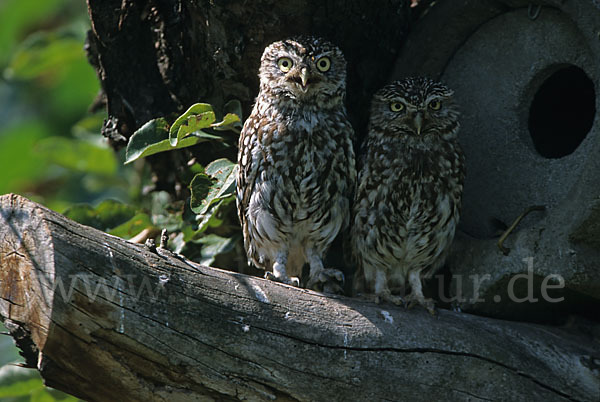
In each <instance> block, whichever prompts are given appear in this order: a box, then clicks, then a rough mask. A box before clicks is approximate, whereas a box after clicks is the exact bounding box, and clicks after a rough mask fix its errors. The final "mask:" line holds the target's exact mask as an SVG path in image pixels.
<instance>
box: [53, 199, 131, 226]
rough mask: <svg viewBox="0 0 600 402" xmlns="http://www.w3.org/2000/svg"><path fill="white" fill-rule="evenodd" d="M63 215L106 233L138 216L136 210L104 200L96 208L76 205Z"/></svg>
mask: <svg viewBox="0 0 600 402" xmlns="http://www.w3.org/2000/svg"><path fill="white" fill-rule="evenodd" d="M63 215H65V216H66V217H67V218H69V219H72V220H74V221H75V222H79V223H81V224H82V225H87V226H91V227H93V228H96V229H99V230H102V231H105V232H106V231H108V230H110V229H112V228H116V227H118V226H120V225H122V224H124V223H126V222H127V221H129V220H131V219H132V218H133V217H134V216H135V215H136V210H135V208H134V207H132V206H129V205H126V204H123V203H121V202H119V201H115V200H104V201H102V202H101V203H100V204H99V205H98V206H97V207H96V208H93V207H91V206H90V205H87V204H78V205H74V206H72V207H70V208H68V209H67V210H66V211H65V212H64V213H63Z"/></svg>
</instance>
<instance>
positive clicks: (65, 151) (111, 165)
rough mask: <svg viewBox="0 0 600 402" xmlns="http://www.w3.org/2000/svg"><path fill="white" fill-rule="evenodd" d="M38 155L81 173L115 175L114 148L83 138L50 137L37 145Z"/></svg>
mask: <svg viewBox="0 0 600 402" xmlns="http://www.w3.org/2000/svg"><path fill="white" fill-rule="evenodd" d="M35 151H36V153H37V154H38V156H39V157H40V158H42V159H44V160H46V161H47V162H49V163H53V164H55V165H59V166H62V167H64V168H66V169H69V170H73V171H75V172H81V173H94V174H103V175H107V176H109V175H114V174H115V173H116V172H117V159H116V157H115V154H114V152H113V151H112V150H110V149H108V148H107V147H106V146H98V145H96V144H92V143H89V142H86V141H82V140H75V139H71V138H65V137H48V138H44V139H43V140H40V141H38V143H37V144H36V145H35Z"/></svg>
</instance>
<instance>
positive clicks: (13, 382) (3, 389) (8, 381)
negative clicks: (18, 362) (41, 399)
mask: <svg viewBox="0 0 600 402" xmlns="http://www.w3.org/2000/svg"><path fill="white" fill-rule="evenodd" d="M43 388H44V384H43V383H42V379H41V378H40V375H39V373H38V372H37V371H36V370H31V369H26V368H23V367H17V366H12V365H5V366H2V367H0V399H2V398H14V397H18V396H28V395H31V394H32V392H34V391H35V390H38V389H43Z"/></svg>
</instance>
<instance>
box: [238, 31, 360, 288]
mask: <svg viewBox="0 0 600 402" xmlns="http://www.w3.org/2000/svg"><path fill="white" fill-rule="evenodd" d="M259 77H260V91H259V93H258V96H257V98H256V103H255V105H254V108H253V110H252V113H251V114H250V116H249V117H248V119H247V120H246V122H245V123H244V128H243V129H242V133H241V135H240V141H239V153H238V164H239V174H238V178H237V207H238V216H239V218H240V222H241V224H242V231H243V237H244V246H245V249H246V253H247V256H248V260H249V263H253V264H254V265H256V266H257V267H259V268H263V269H265V270H267V274H266V276H267V277H268V278H270V279H274V280H277V281H280V282H284V283H288V284H294V285H299V283H300V282H299V277H300V275H301V273H302V268H303V266H304V264H305V263H308V264H309V266H310V274H309V277H308V280H307V281H304V280H303V283H306V286H307V287H309V288H313V289H318V290H321V289H325V290H331V289H334V288H335V289H336V290H338V289H339V286H337V283H336V281H340V280H342V279H343V275H342V273H341V272H340V271H338V270H334V269H325V268H324V266H323V256H324V254H325V252H326V251H327V249H328V248H329V245H330V244H331V243H332V241H333V240H334V238H335V237H336V236H337V234H338V233H339V232H340V230H343V229H345V228H347V226H348V224H349V220H350V203H351V201H352V198H353V196H354V188H355V181H356V168H355V162H354V150H353V147H352V140H353V135H354V131H353V129H352V126H351V125H350V123H349V122H348V119H347V117H346V109H345V106H344V98H345V93H346V61H345V59H344V56H343V54H342V52H341V51H340V49H338V48H337V47H336V46H334V45H333V44H331V43H329V42H327V41H325V40H322V39H316V38H312V37H298V38H293V39H288V40H284V41H280V42H275V43H273V44H271V45H270V46H268V47H267V48H266V49H265V51H264V53H263V55H262V58H261V64H260V69H259Z"/></svg>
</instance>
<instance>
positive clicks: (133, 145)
mask: <svg viewBox="0 0 600 402" xmlns="http://www.w3.org/2000/svg"><path fill="white" fill-rule="evenodd" d="M86 11H87V10H86V7H85V2H81V1H80V0H46V1H43V2H40V1H38V0H2V1H0V171H2V175H1V176H0V194H5V193H9V192H14V193H19V194H22V195H24V196H26V197H28V198H31V199H33V200H35V201H37V202H40V203H42V204H44V205H46V206H48V207H49V208H52V209H54V210H56V211H58V212H61V213H63V214H65V215H66V216H67V217H69V218H71V219H73V220H76V221H78V222H81V223H83V224H86V225H89V226H92V227H95V228H97V229H100V230H103V231H106V232H108V233H111V234H113V235H116V236H120V237H123V238H132V237H134V236H136V235H138V234H140V233H143V232H144V231H149V232H150V233H156V232H158V231H160V229H163V228H166V229H167V230H169V231H170V232H171V233H172V236H171V241H170V245H171V247H172V248H173V249H174V251H176V252H180V253H182V254H184V255H186V256H187V257H188V258H191V259H193V260H196V261H198V262H200V263H203V264H215V263H217V261H216V259H218V258H224V257H223V256H224V255H227V253H230V252H231V251H232V250H233V249H234V248H235V247H236V244H238V242H239V240H240V236H239V225H238V224H237V218H235V208H234V206H235V203H234V202H233V200H234V191H235V177H236V169H237V167H236V165H235V164H234V163H233V162H231V161H229V160H227V159H223V158H219V157H218V156H219V155H214V156H213V158H214V159H216V160H214V161H213V162H211V163H206V164H205V165H201V164H199V163H192V164H190V166H189V169H188V171H187V172H185V174H184V177H185V180H183V181H184V182H185V184H186V185H188V186H189V194H190V197H189V198H188V199H187V200H175V199H173V197H172V195H170V194H169V193H167V192H164V191H151V192H146V193H143V191H144V190H143V189H144V188H147V187H149V184H150V183H149V169H148V168H147V166H146V165H145V164H144V163H143V161H142V160H141V159H142V158H144V157H147V156H149V155H153V154H156V153H159V152H165V151H173V150H177V149H182V148H186V147H190V146H193V145H197V144H200V143H206V142H207V141H211V142H213V143H215V144H218V146H219V147H221V148H223V149H229V150H231V147H232V146H234V144H233V143H232V141H233V140H234V138H235V137H236V135H235V134H234V135H232V134H231V133H232V132H233V133H239V130H240V128H241V120H240V116H241V105H240V103H239V102H237V101H232V102H229V103H228V104H226V105H224V107H223V109H222V110H220V111H219V112H221V113H219V112H217V111H215V110H214V108H213V107H212V106H211V105H209V104H205V103H197V104H194V105H192V106H190V108H189V109H188V110H187V111H185V112H184V113H183V114H181V116H178V117H176V118H170V117H164V118H158V119H154V120H152V121H150V122H148V123H146V124H145V125H143V126H142V127H141V128H140V129H139V130H138V131H136V133H135V134H134V135H133V136H132V137H131V138H130V141H129V143H128V146H127V149H126V150H123V151H122V152H120V153H119V154H115V153H114V151H113V150H112V149H110V147H109V146H108V144H107V143H106V141H105V140H104V139H103V138H102V136H101V135H100V129H101V127H102V124H103V120H104V119H105V118H106V114H105V113H89V112H88V107H89V105H90V104H92V103H93V101H94V99H95V98H96V96H97V94H98V93H99V90H100V88H99V82H98V79H97V77H96V75H95V72H94V71H93V69H92V67H91V66H90V65H89V64H88V62H87V59H86V55H85V51H84V49H83V44H84V41H85V37H86V32H87V30H88V29H89V20H88V16H87V13H86ZM229 153H230V152H229ZM122 161H125V164H123V163H121V162H122ZM223 265H225V264H223ZM19 360H21V359H19V356H18V353H17V349H16V347H15V346H14V344H13V343H12V340H11V338H10V337H8V336H5V337H0V400H2V401H26V400H36V401H37V400H39V401H55V400H76V399H75V398H73V397H68V396H66V395H64V394H61V393H59V392H57V391H55V390H52V389H50V388H48V387H45V386H44V385H43V383H42V380H41V378H40V376H39V374H38V372H37V371H36V370H32V369H25V368H21V367H16V366H14V365H12V363H14V362H17V361H19Z"/></svg>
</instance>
